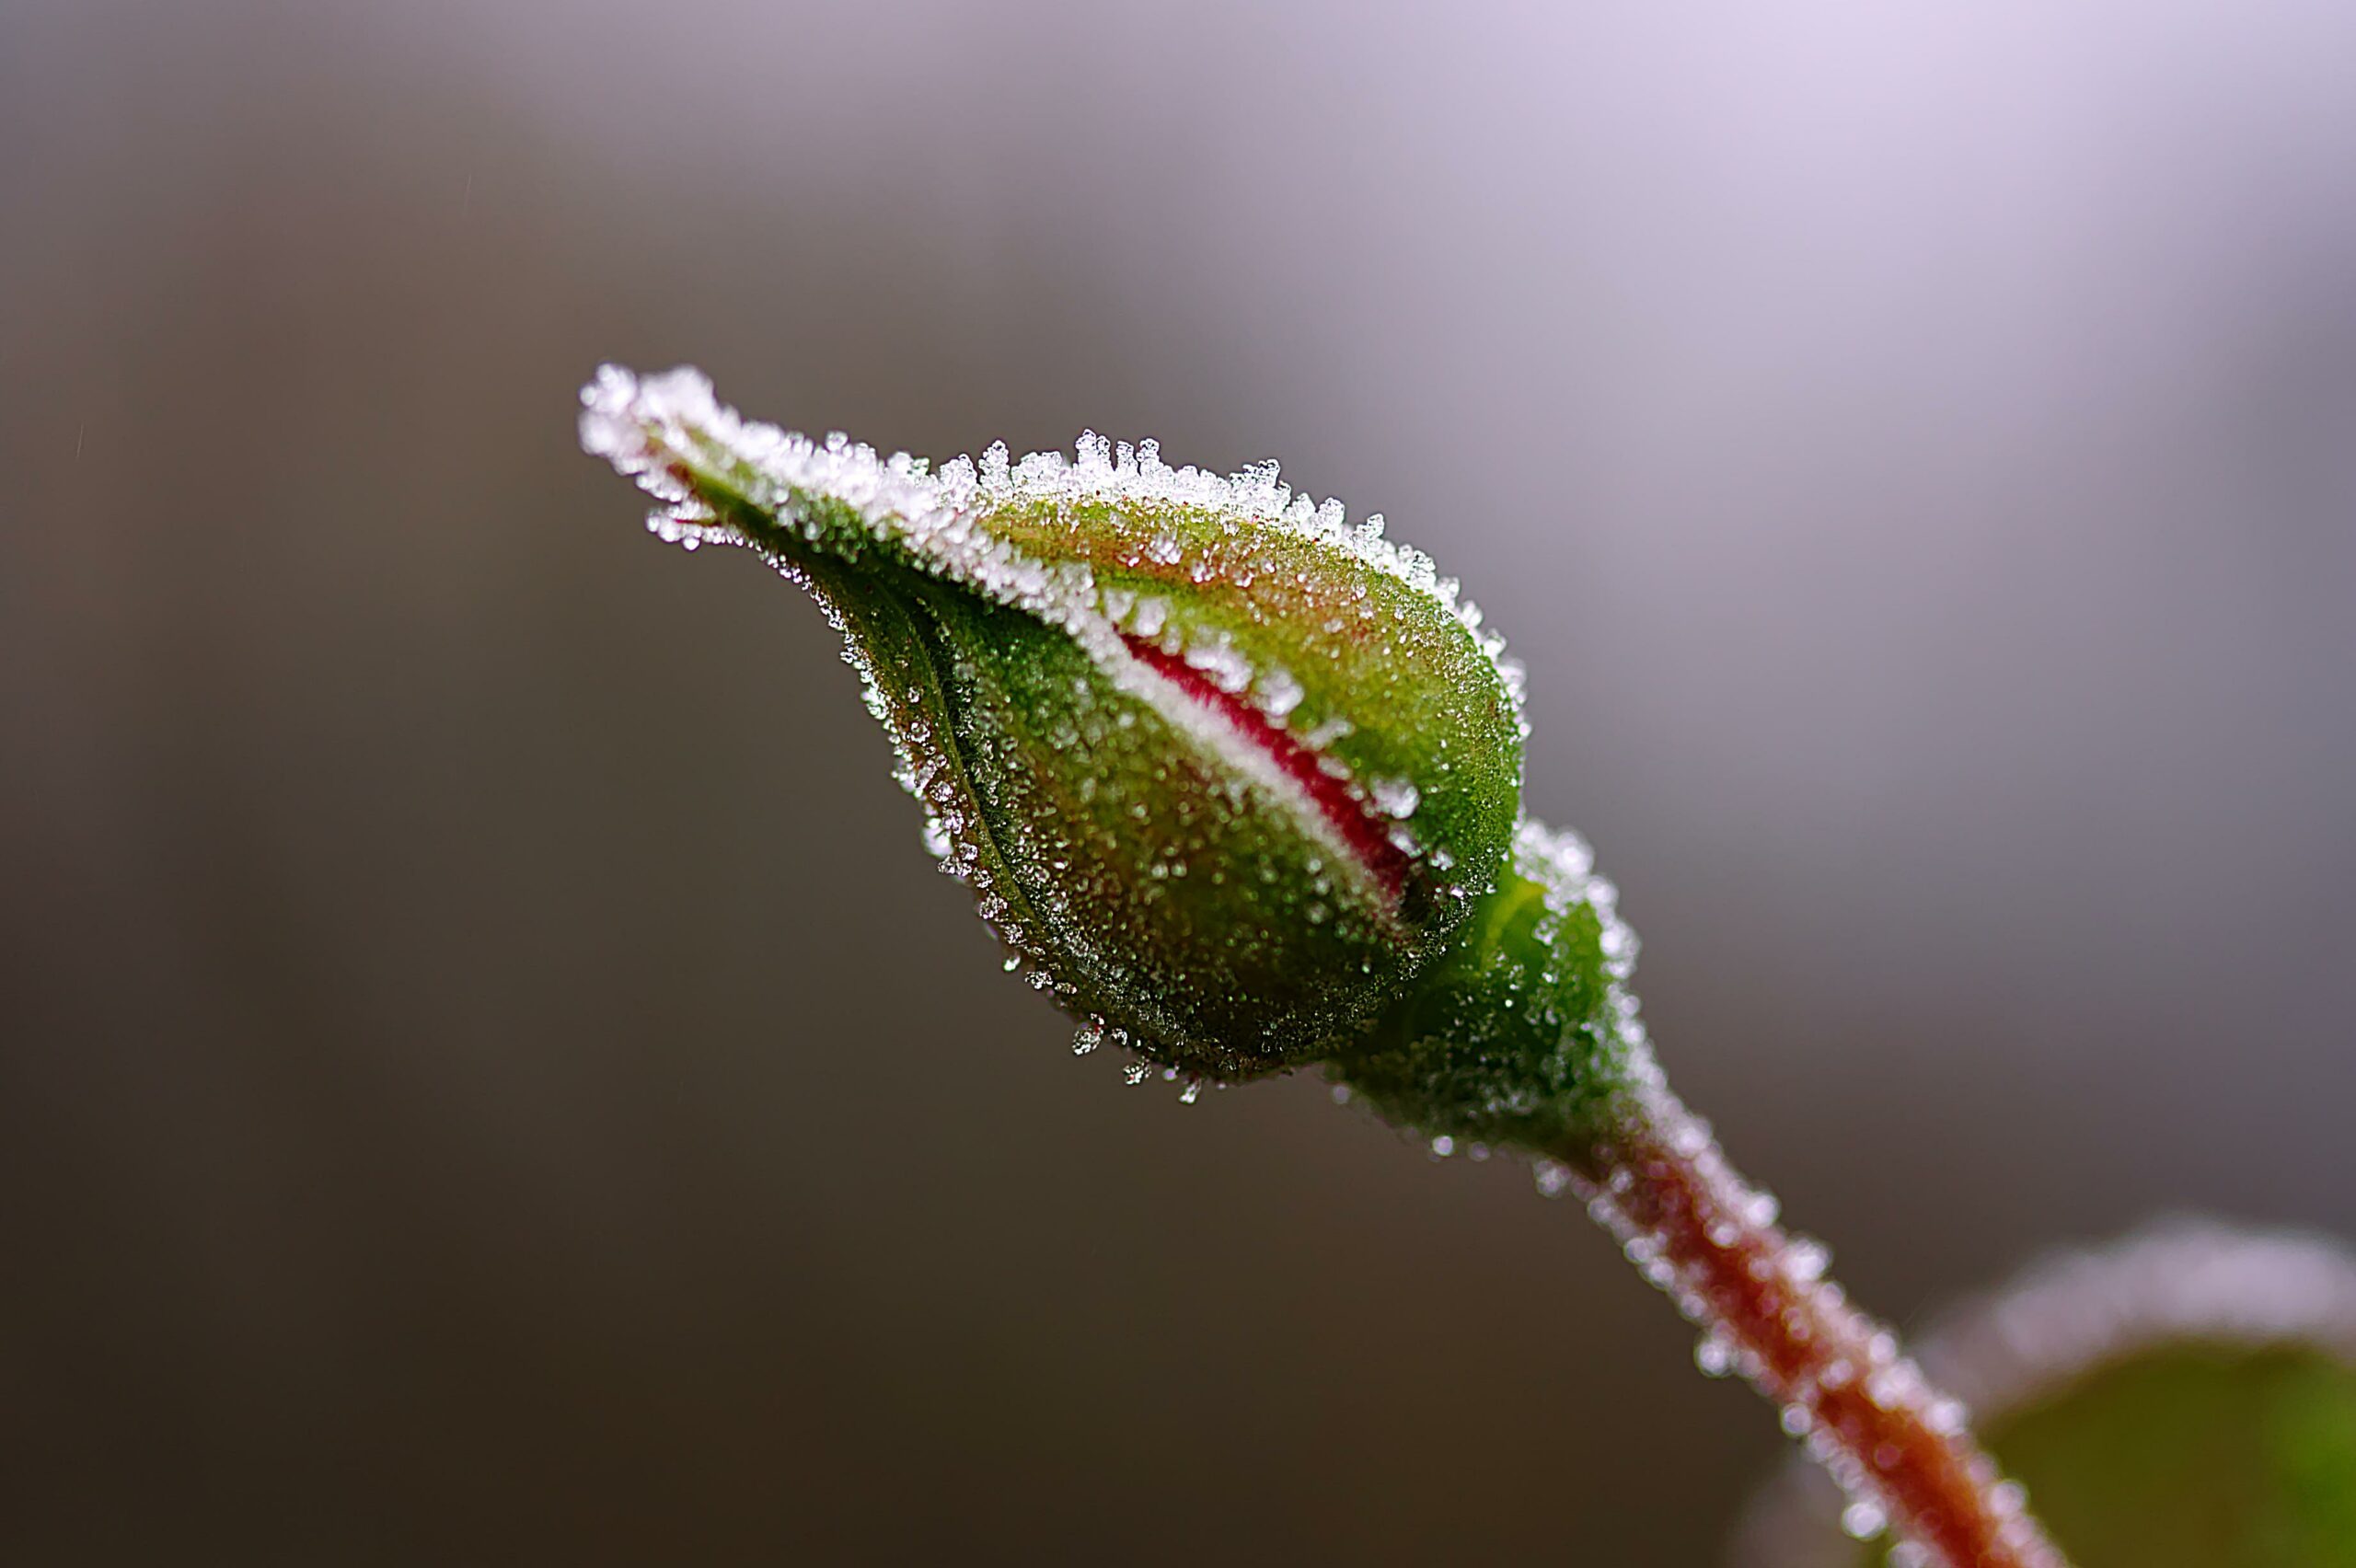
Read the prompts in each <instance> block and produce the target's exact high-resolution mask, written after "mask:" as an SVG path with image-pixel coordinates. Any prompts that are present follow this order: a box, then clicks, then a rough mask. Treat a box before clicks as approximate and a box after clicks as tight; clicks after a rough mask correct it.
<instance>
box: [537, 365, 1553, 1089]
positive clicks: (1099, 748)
mask: <svg viewBox="0 0 2356 1568" xmlns="http://www.w3.org/2000/svg"><path fill="white" fill-rule="evenodd" d="M583 404H584V411H583V416H582V437H583V444H584V445H585V446H586V447H587V448H588V449H589V450H591V451H592V452H594V453H596V454H598V455H603V456H605V457H606V458H608V459H609V460H610V461H612V462H613V463H614V465H615V466H616V467H618V468H619V469H621V470H622V471H623V472H624V473H626V474H629V475H631V476H632V477H634V478H637V479H638V480H639V482H640V483H641V485H642V486H644V487H645V488H646V489H647V490H649V491H650V492H651V493H652V494H653V495H654V496H655V497H656V498H657V500H658V501H659V502H662V503H663V504H662V505H661V506H660V507H659V508H658V509H657V511H656V512H655V513H653V517H652V518H651V519H650V524H651V525H652V526H653V528H654V530H655V531H656V532H657V533H658V534H661V535H662V536H664V537H666V538H671V539H675V540H677V541H679V542H682V543H685V544H687V545H689V546H691V547H692V546H694V545H697V544H700V543H704V542H715V543H727V544H735V545H745V546H749V547H750V548H754V549H755V550H756V551H757V552H759V553H760V554H761V555H762V556H764V557H765V558H766V559H768V560H769V561H770V562H771V563H772V564H774V565H775V566H777V567H778V568H779V570H780V571H783V572H785V573H786V574H787V575H788V576H789V577H791V578H792V579H793V580H794V581H796V582H800V583H801V584H803V586H804V587H806V588H807V589H808V590H809V591H810V592H811V593H812V594H814V596H815V597H816V598H817V599H818V600H819V602H820V604H821V605H823V606H824V607H825V608H826V611H827V613H828V614H829V616H830V617H832V618H833V619H834V621H835V624H836V625H837V627H838V628H840V629H841V630H842V632H843V634H844V637H845V641H846V646H847V651H848V653H849V656H850V657H851V659H852V661H853V662H854V663H856V664H858V665H859V666H860V671H861V673H862V674H863V675H864V676H865V677H866V680H867V686H868V701H869V706H870V708H871V709H872V711H874V712H875V713H876V715H877V717H878V718H879V719H881V720H882V721H883V723H884V725H885V727H886V729H887V731H888V732H890V733H891V735H892V737H893V740H894V742H895V745H896V747H897V749H898V751H899V755H900V763H901V767H900V772H901V778H902V782H903V783H904V784H905V785H906V786H907V788H908V789H909V790H910V791H911V792H912V793H914V794H915V795H916V796H917V797H918V800H919V801H922V802H923V804H924V806H925V809H926V811H927V813H928V814H929V818H930V826H929V828H928V841H929V842H930V844H931V845H932V846H933V847H934V848H935V850H936V852H937V853H939V854H940V855H941V857H942V859H943V861H944V864H945V866H946V868H947V869H948V870H951V871H952V872H953V874H955V875H957V876H959V877H961V878H962V879H964V880H965V881H967V882H970V883H971V884H973V886H974V888H975V890H976V895H977V898H978V902H979V904H980V907H981V910H982V913H983V914H984V915H985V916H986V917H988V918H989V919H990V920H991V921H992V922H993V923H994V924H995V925H996V926H997V927H998V928H999V930H1000V932H1001V933H1002V935H1003V936H1004V937H1005V938H1006V940H1007V941H1008V942H1009V944H1010V945H1011V947H1013V948H1014V949H1015V951H1017V953H1018V954H1019V955H1021V956H1022V958H1024V959H1027V960H1028V961H1030V963H1032V965H1033V966H1034V973H1033V974H1032V976H1031V978H1032V980H1033V983H1034V984H1035V985H1038V986H1041V987H1042V988H1043V989H1045V990H1048V991H1050V992H1051V993H1052V994H1054V995H1055V996H1056V997H1057V1000H1059V1001H1060V1002H1062V1003H1063V1004H1064V1005H1065V1006H1066V1007H1067V1008H1068V1009H1070V1010H1072V1011H1073V1012H1074V1013H1076V1014H1078V1015H1079V1016H1080V1017H1081V1018H1082V1019H1083V1020H1085V1030H1084V1033H1083V1039H1084V1040H1086V1041H1090V1042H1093V1041H1095V1040H1101V1039H1111V1040H1113V1041H1114V1042H1115V1043H1124V1044H1127V1045H1130V1046H1132V1047H1133V1048H1135V1049H1137V1050H1138V1051H1139V1052H1141V1053H1143V1054H1144V1055H1148V1056H1149V1057H1151V1058H1153V1059H1155V1060H1157V1061H1160V1062H1162V1063H1164V1064H1166V1065H1169V1066H1176V1067H1179V1068H1181V1069H1183V1070H1184V1071H1187V1072H1197V1073H1208V1074H1212V1075H1214V1076H1222V1077H1240V1076H1246V1075H1248V1074H1251V1073H1253V1072H1256V1071H1262V1070H1266V1069H1268V1068H1271V1067H1275V1066H1283V1065H1287V1064H1288V1063H1292V1062H1296V1061H1299V1060H1302V1059H1306V1058H1309V1057H1311V1056H1315V1055H1323V1054H1326V1052H1327V1051H1328V1050H1329V1049H1330V1047H1331V1045H1332V1044H1333V1043H1334V1041H1335V1040H1336V1038H1337V1037H1339V1036H1342V1035H1345V1034H1348V1033H1350V1032H1353V1031H1354V1030H1355V1029H1356V1028H1357V1027H1358V1026H1359V1025H1361V1024H1362V1023H1363V1022H1364V1020H1366V1019H1367V1018H1368V1017H1369V1016H1370V1015H1371V1014H1373V1013H1374V1012H1376V1011H1378V1010H1379V1009H1380V1008H1382V1007H1383V1006H1385V1005H1387V1004H1388V1003H1390V1002H1391V1001H1392V999H1393V998H1394V997H1396V996H1397V995H1398V993H1399V992H1400V991H1401V990H1402V989H1403V986H1405V985H1406V983H1407V982H1408V981H1409V980H1410V979H1411V978H1412V977H1413V976H1414V975H1415V974H1417V973H1418V972H1419V971H1421V970H1423V969H1424V968H1426V966H1427V965H1428V964H1430V963H1432V962H1433V961H1434V960H1435V959H1436V958H1437V957H1438V955H1440V954H1441V953H1443V952H1445V951H1446V950H1447V948H1448V946H1449V939H1450V937H1451V935H1452V933H1453V932H1454V931H1455V929H1456V928H1458V927H1459V926H1460V925H1461V923H1462V922H1463V921H1464V920H1465V918H1466V917H1467V914H1468V912H1469V911H1470V910H1471V909H1472V906H1473V905H1475V903H1476V902H1477V901H1478V900H1479V899H1480V898H1481V897H1482V896H1483V895H1484V894H1486V893H1487V892H1488V891H1489V889H1490V887H1491V886H1492V885H1493V883H1494V882H1495V879H1496V873H1497V872H1498V870H1499V869H1500V868H1501V866H1502V864H1503V862H1504V860H1505V859H1506V853H1507V843H1508V840H1509V838H1510V836H1511V832H1512V826H1513V824H1514V821H1515V818H1516V813H1517V809H1518V804H1517V802H1518V795H1519V771H1520V748H1521V740H1522V737H1523V734H1524V727H1523V725H1522V722H1521V717H1520V709H1519V699H1518V698H1519V684H1520V677H1519V671H1518V670H1517V669H1515V668H1514V667H1513V666H1512V665H1511V664H1510V663H1508V662H1507V661H1506V660H1505V658H1504V656H1503V651H1502V646H1501V644H1500V643H1499V641H1498V640H1496V638H1495V637H1494V636H1493V635H1492V634H1489V633H1487V632H1486V631H1484V629H1483V628H1482V627H1481V621H1480V617H1479V614H1478V612H1477V611H1474V610H1473V609H1472V608H1471V607H1470V606H1469V605H1461V604H1460V603H1459V602H1458V600H1457V597H1456V593H1455V585H1454V584H1453V583H1452V582H1445V581H1443V580H1441V579H1440V578H1439V577H1438V573H1437V572H1436V571H1434V570H1433V568H1432V566H1431V563H1430V561H1429V560H1428V559H1426V558H1425V557H1423V556H1422V555H1420V554H1419V553H1417V552H1415V551H1413V550H1409V549H1405V548H1402V547H1399V546H1396V545H1393V544H1392V543H1391V542H1389V541H1388V540H1387V539H1385V538H1384V537H1383V536H1382V531H1381V527H1380V520H1379V519H1372V518H1370V519H1369V520H1368V522H1367V523H1366V524H1363V525H1359V526H1357V527H1355V528H1353V527H1350V526H1349V525H1347V521H1346V518H1345V514H1344V513H1343V510H1342V508H1341V506H1340V504H1339V503H1338V502H1330V501H1329V502H1325V503H1323V504H1322V506H1321V505H1317V504H1314V503H1312V502H1311V501H1310V500H1309V499H1308V498H1307V497H1305V496H1297V495H1295V494H1293V493H1292V492H1291V491H1290V490H1288V489H1287V488H1285V487H1284V486H1283V485H1282V484H1281V483H1280V482H1279V481H1278V478H1277V476H1276V466H1275V465H1274V464H1273V463H1270V464H1262V465H1259V466H1256V467H1252V468H1247V469H1245V470H1244V471H1243V472H1242V473H1240V474H1237V475H1235V476H1232V477H1229V478H1221V477H1218V476H1214V475H1210V474H1206V473H1204V472H1202V471H1200V470H1198V469H1195V468H1172V467H1170V466H1169V465H1167V464H1165V463H1163V462H1162V461H1161V457H1160V455H1159V453H1158V452H1157V451H1156V449H1155V448H1154V447H1153V445H1152V444H1150V443H1147V444H1141V445H1138V446H1134V447H1133V446H1130V445H1128V444H1121V445H1119V446H1117V447H1115V446H1114V445H1113V444H1110V443H1107V442H1105V441H1103V440H1102V439H1099V438H1097V437H1094V436H1092V435H1091V436H1085V437H1083V438H1082V440H1081V442H1080V448H1079V453H1078V456H1077V458H1076V459H1067V458H1064V457H1062V456H1060V455H1045V454H1042V455H1033V456H1030V457H1025V458H1023V459H1022V461H1021V462H1019V463H1017V462H1013V461H1011V460H1010V458H1009V456H1008V455H1007V452H1006V450H1005V448H1004V447H1003V446H998V447H993V448H991V449H990V450H989V451H988V452H987V453H985V454H984V455H983V456H982V457H981V459H980V460H979V462H978V463H976V462H974V461H971V460H968V459H964V458H960V459H958V460H956V461H954V462H952V463H949V464H947V465H944V466H943V467H941V469H940V470H939V471H938V472H934V471H931V470H930V469H929V468H928V467H927V466H926V465H925V464H924V463H922V462H921V461H919V460H917V459H914V458H910V457H908V456H907V455H896V456H893V457H888V458H887V457H883V456H880V455H877V454H876V453H875V452H874V451H872V449H870V448H868V447H864V446H860V445H855V444H851V443H849V441H847V440H845V439H843V438H841V437H839V436H837V437H831V438H829V439H828V440H826V441H825V442H814V441H811V440H809V439H808V438H805V437H803V436H798V435H791V434H789V433H787V432H782V431H779V430H776V429H774V428H772V427H769V426H766V425H760V424H755V423H752V422H749V421H744V420H742V419H740V418H738V417H737V416H736V415H735V414H734V413H733V411H732V410H729V409H724V408H722V407H721V406H720V405H719V404H718V403H717V402H716V401H715V400H714V399H713V398H712V396H711V392H710V386H709V385H708V384H707V383H706V382H705V381H704V380H703V378H702V377H701V376H700V375H697V374H696V373H694V372H692V371H674V372H671V373H669V374H667V375H661V376H655V377H651V378H648V379H647V380H645V381H643V382H641V381H640V380H638V379H636V378H634V377H632V376H631V375H629V374H628V373H627V372H623V371H620V370H617V369H614V368H611V367H608V368H607V369H606V370H604V371H601V372H600V373H599V375H598V378H597V380H596V381H595V383H593V384H592V386H589V387H588V388H586V389H585V390H584V392H583Z"/></svg>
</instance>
